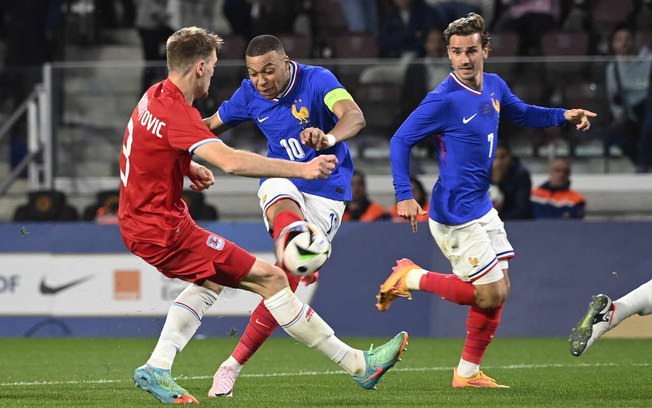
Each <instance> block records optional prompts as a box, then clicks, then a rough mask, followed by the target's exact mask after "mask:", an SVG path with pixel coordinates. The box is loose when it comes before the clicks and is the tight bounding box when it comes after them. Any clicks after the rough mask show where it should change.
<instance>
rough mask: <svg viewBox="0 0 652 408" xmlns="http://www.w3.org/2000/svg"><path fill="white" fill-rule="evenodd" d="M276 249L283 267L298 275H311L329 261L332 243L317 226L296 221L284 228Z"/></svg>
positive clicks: (277, 240) (277, 257) (277, 256)
mask: <svg viewBox="0 0 652 408" xmlns="http://www.w3.org/2000/svg"><path fill="white" fill-rule="evenodd" d="M275 250H276V260H278V262H279V264H280V265H281V267H283V268H284V269H285V270H287V271H289V272H290V273H292V274H293V275H296V276H309V275H312V274H313V273H315V272H316V271H318V270H319V269H320V268H321V267H322V266H324V264H325V263H326V261H328V258H329V257H330V255H331V243H330V242H329V241H328V239H327V238H326V236H324V234H323V233H322V232H321V231H320V230H319V229H318V228H317V227H315V226H313V225H311V224H309V223H307V222H306V221H295V222H293V223H292V224H290V225H288V226H287V227H285V228H283V231H281V234H280V235H279V236H278V238H277V239H276V243H275Z"/></svg>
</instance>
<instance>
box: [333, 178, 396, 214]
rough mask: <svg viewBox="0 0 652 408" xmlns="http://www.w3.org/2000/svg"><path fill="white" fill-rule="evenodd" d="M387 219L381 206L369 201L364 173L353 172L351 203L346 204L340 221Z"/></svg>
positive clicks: (385, 212) (385, 211)
mask: <svg viewBox="0 0 652 408" xmlns="http://www.w3.org/2000/svg"><path fill="white" fill-rule="evenodd" d="M389 218H390V214H389V213H388V212H387V210H385V208H384V207H383V206H382V205H380V204H378V203H376V202H373V201H371V200H370V199H369V194H368V193H367V182H366V180H365V175H364V173H363V172H361V171H359V170H355V171H354V172H353V177H351V201H349V202H347V203H346V208H345V209H344V215H343V216H342V221H360V222H372V221H378V220H386V219H389Z"/></svg>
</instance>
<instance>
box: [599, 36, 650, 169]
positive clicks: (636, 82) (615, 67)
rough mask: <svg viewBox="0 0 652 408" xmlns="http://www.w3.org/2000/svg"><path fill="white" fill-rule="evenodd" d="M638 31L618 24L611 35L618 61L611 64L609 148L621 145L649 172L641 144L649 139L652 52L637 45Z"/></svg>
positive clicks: (639, 165) (624, 152)
mask: <svg viewBox="0 0 652 408" xmlns="http://www.w3.org/2000/svg"><path fill="white" fill-rule="evenodd" d="M635 41H636V37H635V33H634V30H633V29H632V28H631V27H629V26H627V25H625V24H620V25H618V26H617V27H616V28H615V29H614V30H613V33H612V36H611V52H612V54H613V55H614V56H615V60H614V61H612V62H610V63H609V64H608V65H607V71H606V86H607V95H608V97H609V104H610V108H611V114H612V116H613V122H612V123H611V125H610V126H609V131H608V135H607V145H608V146H611V145H617V146H618V147H619V148H620V149H621V150H622V152H623V154H624V155H625V156H627V157H628V158H629V159H630V160H631V161H632V163H633V164H634V165H635V166H637V171H641V172H643V171H646V168H645V167H647V166H649V164H650V160H651V159H650V157H640V158H639V153H643V155H645V152H646V150H647V148H644V149H642V150H641V151H639V147H640V146H639V145H641V144H643V145H647V143H650V142H648V139H647V138H641V134H642V133H641V132H642V123H643V120H644V117H645V115H644V114H643V111H644V110H645V103H646V101H647V95H648V89H649V88H650V83H651V82H650V76H651V75H652V72H651V71H652V70H651V66H652V60H650V57H652V53H650V50H649V49H648V48H647V47H645V46H642V47H640V48H639V49H637V48H636V46H635ZM648 137H649V136H648Z"/></svg>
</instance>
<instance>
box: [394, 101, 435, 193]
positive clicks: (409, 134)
mask: <svg viewBox="0 0 652 408" xmlns="http://www.w3.org/2000/svg"><path fill="white" fill-rule="evenodd" d="M444 105H445V102H444V100H443V98H442V97H441V96H440V95H438V94H435V93H431V94H429V95H428V96H426V98H425V99H424V100H423V101H422V102H421V104H420V105H419V106H418V107H417V108H416V109H415V110H414V112H412V113H411V114H410V116H408V118H407V119H406V120H405V122H403V124H402V125H401V127H399V128H398V130H397V131H396V133H395V134H394V136H393V137H392V139H391V140H390V142H389V158H390V162H391V167H392V179H393V182H394V191H395V193H396V198H398V200H399V201H403V200H407V199H410V198H413V196H412V185H411V184H410V150H411V149H412V147H413V146H414V145H415V144H417V143H418V142H419V141H421V140H423V139H425V138H427V137H429V136H433V135H434V134H436V133H439V132H441V130H442V126H443V120H442V117H441V115H442V113H443V111H444V110H445V107H444Z"/></svg>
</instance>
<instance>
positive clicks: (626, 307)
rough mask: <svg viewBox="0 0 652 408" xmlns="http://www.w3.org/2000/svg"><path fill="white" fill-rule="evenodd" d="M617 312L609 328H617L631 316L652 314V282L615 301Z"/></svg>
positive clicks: (615, 311)
mask: <svg viewBox="0 0 652 408" xmlns="http://www.w3.org/2000/svg"><path fill="white" fill-rule="evenodd" d="M614 305H615V310H614V315H613V318H612V319H611V322H610V323H609V328H612V327H616V326H617V325H618V323H620V322H622V321H623V320H625V319H626V318H628V317H629V316H631V315H633V314H635V313H638V314H639V315H641V316H645V315H648V314H651V313H652V280H650V281H648V282H646V283H644V284H642V285H641V286H639V287H638V288H636V289H634V290H633V291H631V292H629V293H628V294H626V295H625V296H623V297H621V298H620V299H618V300H616V301H614Z"/></svg>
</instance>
